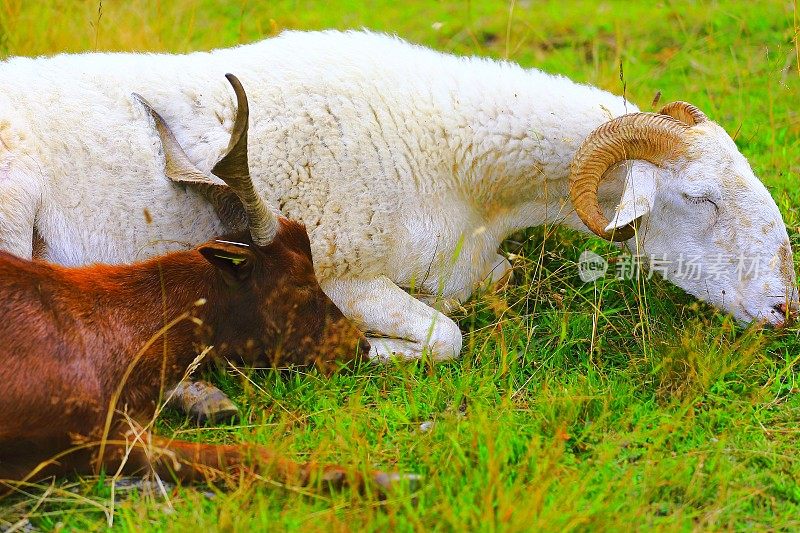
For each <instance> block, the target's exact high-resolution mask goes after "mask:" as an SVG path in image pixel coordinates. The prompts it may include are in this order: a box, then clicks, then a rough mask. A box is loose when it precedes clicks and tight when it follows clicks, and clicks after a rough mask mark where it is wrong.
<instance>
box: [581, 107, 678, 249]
mask: <svg viewBox="0 0 800 533" xmlns="http://www.w3.org/2000/svg"><path fill="white" fill-rule="evenodd" d="M687 129H688V126H686V125H685V124H683V123H682V122H679V121H677V120H675V119H673V118H671V117H668V116H666V115H657V114H654V113H633V114H630V115H624V116H621V117H617V118H615V119H612V120H610V121H608V122H606V123H605V124H603V125H602V126H600V127H599V128H597V129H596V130H594V131H593V132H592V133H591V134H590V135H589V136H588V137H587V138H586V140H585V141H584V142H583V144H582V145H581V147H580V148H579V149H578V152H577V153H576V154H575V158H574V159H573V160H572V165H571V174H570V179H569V195H570V198H571V199H572V205H573V206H574V207H575V212H576V213H577V214H578V216H579V217H580V219H581V220H582V221H583V223H584V224H586V226H587V227H588V228H589V229H590V230H592V231H593V232H594V233H596V234H597V235H598V236H600V237H602V238H604V239H607V240H611V241H625V240H628V239H630V238H631V237H633V235H634V231H635V230H634V227H633V226H632V225H630V224H629V225H627V226H625V227H622V228H617V229H615V230H614V231H613V232H606V230H605V228H606V227H607V226H608V224H609V220H608V219H607V218H606V217H605V215H604V214H603V211H602V210H601V209H600V203H599V202H598V199H597V189H598V187H599V185H600V182H601V181H602V180H603V175H604V174H605V173H606V171H607V170H608V169H609V168H611V167H612V166H614V165H616V164H617V163H620V162H622V161H625V160H628V159H643V160H645V161H649V162H650V163H653V164H654V165H661V164H662V163H663V162H664V161H665V160H667V159H670V158H672V157H675V156H677V155H680V154H681V153H683V152H684V151H685V150H686V149H687V142H686V136H685V132H686V130H687Z"/></svg>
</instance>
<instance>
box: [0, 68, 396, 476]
mask: <svg viewBox="0 0 800 533" xmlns="http://www.w3.org/2000/svg"><path fill="white" fill-rule="evenodd" d="M228 79H229V80H230V82H231V84H232V85H233V87H234V89H235V92H236V96H237V100H238V110H237V116H236V121H235V126H234V129H233V134H232V136H231V142H230V145H229V149H228V151H227V153H226V155H225V156H224V157H223V158H222V159H221V160H220V161H219V162H218V163H217V165H216V166H215V167H214V169H213V172H214V174H216V175H217V176H219V177H220V178H221V179H222V180H223V181H222V182H220V183H213V184H209V186H208V189H209V192H210V193H214V194H220V195H223V196H225V197H226V198H228V201H230V202H239V203H240V204H239V207H238V211H241V210H242V207H243V208H244V211H245V212H246V213H247V221H246V222H247V227H246V228H244V229H243V230H242V231H239V232H236V233H233V234H230V235H226V236H223V237H220V238H218V239H215V240H212V241H210V242H208V243H206V244H203V245H202V246H199V247H197V248H195V249H192V250H188V251H181V252H175V253H171V254H168V255H164V256H160V257H156V258H153V259H150V260H148V261H146V262H142V263H138V264H133V265H122V266H115V265H93V266H87V267H82V268H66V267H62V266H56V265H53V264H49V263H45V262H40V261H35V260H34V261H30V260H25V259H21V258H18V257H15V256H13V255H10V254H8V253H5V252H0V383H2V384H3V386H2V390H3V392H2V394H0V489H1V488H3V486H5V487H4V488H6V489H9V488H13V487H14V486H15V483H18V482H20V481H35V480H38V479H41V478H42V477H44V476H50V475H63V474H68V473H73V472H77V473H80V474H87V473H93V472H98V471H99V470H101V469H105V471H106V472H109V473H115V472H125V473H134V474H138V473H143V472H147V471H150V470H152V471H155V472H156V473H157V474H158V475H160V476H168V477H172V478H175V479H176V480H179V481H195V480H209V479H211V480H213V479H218V478H219V477H228V476H237V475H241V474H245V473H253V472H257V473H259V474H261V475H265V476H270V477H272V478H275V479H279V480H281V481H285V482H288V483H297V484H303V485H305V484H308V483H311V482H313V480H314V479H319V480H322V481H327V482H329V483H333V484H341V483H343V482H346V481H353V480H355V481H356V482H357V483H359V484H360V483H362V481H363V479H362V477H361V476H359V475H358V474H351V473H350V471H349V470H348V469H345V468H343V467H339V466H318V465H315V464H299V463H296V462H294V461H291V460H288V459H286V458H284V457H280V456H278V455H276V454H274V453H273V452H271V451H270V450H268V449H265V448H263V447H260V446H245V445H215V444H214V445H212V444H201V443H194V442H185V441H181V440H176V439H170V438H165V437H160V436H156V435H154V434H153V433H152V432H151V431H150V430H149V427H150V424H151V423H152V420H153V418H154V416H155V414H156V413H157V410H158V408H159V403H160V402H161V401H162V400H164V399H165V396H167V395H168V392H167V391H168V390H169V389H170V388H171V387H173V386H174V385H175V384H176V383H178V382H179V381H180V380H181V379H182V378H183V377H184V375H185V374H186V372H187V368H189V367H190V365H192V364H193V361H195V359H196V356H197V354H198V353H200V352H201V351H202V350H203V349H204V347H208V346H213V355H214V356H217V357H223V358H228V359H231V360H234V361H238V362H252V361H254V360H256V359H260V358H262V357H263V355H264V354H266V355H267V357H268V358H270V362H271V363H273V364H275V365H284V364H287V363H291V364H317V365H321V366H322V367H323V368H326V369H327V368H330V367H331V366H333V365H338V364H342V363H347V362H349V361H352V360H353V359H354V358H355V357H356V356H357V354H358V353H359V352H360V353H366V352H368V350H369V344H368V343H367V342H366V340H365V338H364V335H363V334H362V333H360V332H359V331H358V330H357V329H356V328H355V327H354V326H353V325H352V324H351V323H350V322H349V321H348V320H347V319H345V318H344V316H343V315H342V313H341V311H340V310H339V309H338V308H337V307H336V306H335V305H334V304H333V303H332V302H331V300H330V299H329V298H328V297H327V296H326V295H325V293H324V292H323V291H322V289H321V288H320V286H319V284H318V282H317V279H316V277H315V274H314V267H313V263H312V257H311V249H310V245H309V239H308V235H307V233H306V231H305V228H304V227H303V226H302V225H301V224H299V223H297V222H294V221H291V220H288V219H285V218H279V217H276V216H275V215H274V214H273V213H272V212H271V210H270V209H269V208H268V207H267V206H266V205H265V203H264V202H263V200H262V199H261V198H260V197H259V195H258V194H256V193H255V192H254V191H253V188H252V183H251V181H250V177H249V173H248V170H247V169H248V164H247V128H248V108H247V100H246V97H245V94H244V90H243V89H242V87H241V85H240V84H239V83H238V80H236V78H234V77H233V76H230V75H229V76H228ZM142 101H143V102H144V100H143V99H142ZM145 105H147V104H146V103H145ZM147 107H148V108H149V105H147ZM149 109H150V110H151V113H152V114H153V116H154V118H155V121H156V126H157V127H158V129H159V133H160V135H161V138H162V141H163V143H164V146H165V150H166V151H170V150H172V152H173V153H177V152H175V149H176V146H177V145H172V144H171V143H174V142H175V141H174V137H173V136H172V134H171V132H170V131H169V128H167V127H166V125H165V124H164V123H163V121H162V120H161V118H160V116H159V115H158V114H157V113H156V112H155V111H153V110H152V108H149ZM177 149H178V150H179V149H180V147H179V146H177ZM167 161H168V168H167V173H168V174H170V173H171V174H175V173H178V174H180V173H183V175H182V177H183V179H194V180H200V181H209V182H213V181H214V180H213V179H212V178H208V177H206V176H203V175H202V174H199V173H198V174H196V175H190V174H188V173H187V170H188V167H186V166H181V164H180V161H178V162H177V163H176V161H175V160H174V159H170V158H169V157H168V159H167ZM173 177H174V176H173ZM212 185H213V186H212ZM370 477H371V479H372V481H374V482H375V483H377V485H378V487H379V488H385V487H388V486H389V484H391V482H392V481H393V479H395V478H394V477H393V476H392V475H389V474H384V473H382V472H372V473H371V474H370Z"/></svg>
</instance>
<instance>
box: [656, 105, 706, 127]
mask: <svg viewBox="0 0 800 533" xmlns="http://www.w3.org/2000/svg"><path fill="white" fill-rule="evenodd" d="M658 113H659V114H660V115H669V116H671V117H672V118H674V119H675V120H680V121H681V122H683V123H684V124H688V125H689V126H694V125H695V124H700V123H702V122H706V121H707V120H708V117H707V116H706V114H705V113H703V112H702V111H700V110H699V109H697V108H696V107H695V106H693V105H692V104H690V103H688V102H681V101H678V102H672V103H671V104H667V105H665V106H664V107H662V108H661V111H659V112H658Z"/></svg>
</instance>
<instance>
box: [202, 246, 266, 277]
mask: <svg viewBox="0 0 800 533" xmlns="http://www.w3.org/2000/svg"><path fill="white" fill-rule="evenodd" d="M198 251H199V252H200V253H201V254H203V257H205V258H206V261H208V262H209V263H211V264H212V265H214V268H216V269H217V271H218V272H219V273H220V275H221V276H222V279H223V280H225V283H227V284H228V285H230V286H238V285H239V284H241V283H242V282H243V281H245V280H246V279H247V278H249V277H250V274H251V273H252V272H253V260H254V259H255V256H254V255H253V252H252V250H250V249H248V248H247V245H240V244H229V243H226V242H221V241H217V242H214V243H211V244H206V245H203V246H201V247H200V248H199V249H198Z"/></svg>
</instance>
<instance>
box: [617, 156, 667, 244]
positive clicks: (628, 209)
mask: <svg viewBox="0 0 800 533" xmlns="http://www.w3.org/2000/svg"><path fill="white" fill-rule="evenodd" d="M623 165H624V166H625V168H626V176H625V188H624V189H623V191H622V198H621V199H620V202H619V204H618V205H617V209H616V211H615V212H614V215H613V216H612V217H611V223H610V224H609V225H608V226H606V231H608V232H611V231H613V230H615V229H617V228H622V227H624V226H627V225H628V224H630V223H631V222H634V221H635V220H636V219H638V218H641V217H642V216H643V215H646V214H648V213H649V212H650V210H651V209H652V208H653V201H654V200H655V196H656V183H657V179H656V177H657V174H658V167H656V166H655V165H653V164H652V163H648V162H646V161H626V162H625V163H623Z"/></svg>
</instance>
